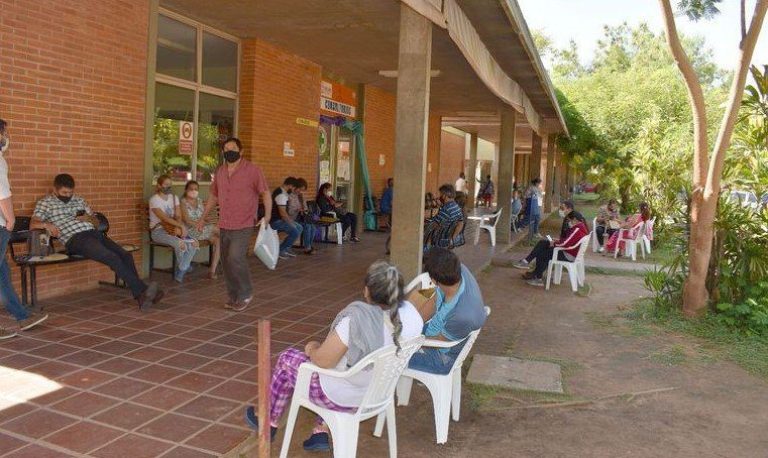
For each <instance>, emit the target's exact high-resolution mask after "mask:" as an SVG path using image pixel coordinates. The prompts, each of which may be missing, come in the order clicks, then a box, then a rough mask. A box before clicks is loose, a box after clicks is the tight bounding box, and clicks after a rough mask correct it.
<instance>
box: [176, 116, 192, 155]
mask: <svg viewBox="0 0 768 458" xmlns="http://www.w3.org/2000/svg"><path fill="white" fill-rule="evenodd" d="M193 132H194V125H193V124H192V123H191V122H190V121H179V154H184V155H191V154H192V150H193V149H194V144H193V143H192V133H193Z"/></svg>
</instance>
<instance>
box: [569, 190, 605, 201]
mask: <svg viewBox="0 0 768 458" xmlns="http://www.w3.org/2000/svg"><path fill="white" fill-rule="evenodd" d="M599 199H600V194H597V193H594V192H583V193H581V194H574V195H573V201H574V202H594V201H596V200H599Z"/></svg>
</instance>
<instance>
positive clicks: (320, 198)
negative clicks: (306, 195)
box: [315, 183, 360, 242]
mask: <svg viewBox="0 0 768 458" xmlns="http://www.w3.org/2000/svg"><path fill="white" fill-rule="evenodd" d="M315 202H317V206H318V207H319V208H320V213H321V214H322V215H331V214H335V215H336V218H338V219H339V221H341V230H342V231H343V232H344V233H345V234H346V233H347V229H349V231H350V240H352V241H353V242H359V241H360V239H359V238H358V237H357V215H356V214H354V213H352V212H350V211H347V210H346V209H345V208H344V204H343V203H341V202H336V199H334V198H333V191H331V184H330V183H323V184H322V185H321V186H320V189H318V191H317V198H316V199H315Z"/></svg>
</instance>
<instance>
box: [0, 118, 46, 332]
mask: <svg viewBox="0 0 768 458" xmlns="http://www.w3.org/2000/svg"><path fill="white" fill-rule="evenodd" d="M10 145H11V137H10V135H9V134H8V130H7V123H6V122H5V121H4V120H2V119H0V299H2V300H3V303H4V305H5V309H6V310H7V311H8V313H9V314H11V316H12V317H13V318H14V319H15V320H16V322H17V323H18V327H19V330H21V331H26V330H28V329H31V328H33V327H35V326H37V325H38V324H40V323H42V322H43V321H45V320H46V319H47V318H48V315H46V314H41V313H33V312H31V311H29V310H27V309H26V307H24V306H23V305H22V304H21V301H20V300H19V296H18V295H17V294H16V290H14V289H13V283H12V282H11V268H10V266H9V265H8V259H7V258H6V256H5V253H6V250H7V249H8V240H10V238H11V231H13V226H14V225H15V223H16V216H15V215H14V213H13V197H12V194H11V184H10V182H9V181H8V163H7V162H6V161H5V155H6V154H7V153H8V150H9V148H10ZM16 334H17V332H16V330H14V329H6V328H4V327H1V326H0V340H3V339H10V338H11V337H15V336H16Z"/></svg>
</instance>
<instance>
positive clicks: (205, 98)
mask: <svg viewBox="0 0 768 458" xmlns="http://www.w3.org/2000/svg"><path fill="white" fill-rule="evenodd" d="M199 116H200V119H199V121H198V135H197V180H198V181H205V182H208V181H211V176H212V175H213V172H214V171H215V170H216V167H218V165H219V163H220V157H221V147H222V146H224V140H226V139H227V138H229V137H231V136H233V134H234V125H235V101H234V100H232V99H227V98H224V97H217V96H215V95H210V94H206V93H204V92H201V93H200V111H199Z"/></svg>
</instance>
